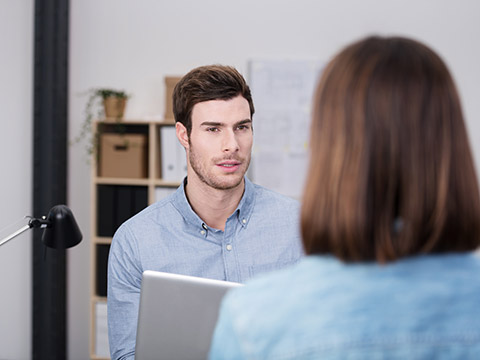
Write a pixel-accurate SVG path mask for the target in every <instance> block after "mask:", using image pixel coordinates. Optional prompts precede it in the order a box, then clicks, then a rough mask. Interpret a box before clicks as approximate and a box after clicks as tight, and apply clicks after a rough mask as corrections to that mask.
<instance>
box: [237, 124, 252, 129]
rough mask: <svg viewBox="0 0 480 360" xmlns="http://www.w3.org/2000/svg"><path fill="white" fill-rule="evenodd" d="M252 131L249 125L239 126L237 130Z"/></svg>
mask: <svg viewBox="0 0 480 360" xmlns="http://www.w3.org/2000/svg"><path fill="white" fill-rule="evenodd" d="M248 129H250V126H249V125H238V127H237V130H248Z"/></svg>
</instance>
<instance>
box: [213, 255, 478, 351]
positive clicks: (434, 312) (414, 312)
mask: <svg viewBox="0 0 480 360" xmlns="http://www.w3.org/2000/svg"><path fill="white" fill-rule="evenodd" d="M479 275H480V259H479V258H478V257H477V256H474V255H472V254H470V253H468V254H467V253H466V254H446V255H430V256H418V257H412V258H409V259H404V260H401V261H397V262H395V263H392V264H389V265H384V266H381V265H376V264H357V265H345V264H343V263H341V262H340V261H338V260H336V259H335V258H333V257H328V256H308V257H306V258H304V259H303V260H302V261H301V262H300V263H299V264H297V265H295V266H293V267H291V268H289V269H286V270H281V271H279V272H278V273H274V274H269V275H266V276H265V277H260V278H259V279H255V280H253V281H252V282H249V283H248V284H247V286H245V287H242V288H238V289H235V290H233V291H231V292H229V293H228V294H227V295H226V297H225V299H224V301H223V303H222V307H221V310H220V315H219V320H218V323H217V327H216V329H215V333H214V337H213V341H212V346H211V349H210V359H211V360H217V359H222V360H228V359H230V360H231V359H262V360H266V359H283V360H286V359H480V276H479Z"/></svg>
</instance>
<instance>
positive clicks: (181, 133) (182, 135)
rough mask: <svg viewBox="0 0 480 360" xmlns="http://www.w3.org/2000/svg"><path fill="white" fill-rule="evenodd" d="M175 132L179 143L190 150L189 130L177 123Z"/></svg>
mask: <svg viewBox="0 0 480 360" xmlns="http://www.w3.org/2000/svg"><path fill="white" fill-rule="evenodd" d="M175 132H176V134H177V138H178V141H180V144H182V146H183V147H184V148H185V149H188V145H189V144H188V134H187V128H186V127H185V126H184V125H183V124H182V123H181V122H177V123H175Z"/></svg>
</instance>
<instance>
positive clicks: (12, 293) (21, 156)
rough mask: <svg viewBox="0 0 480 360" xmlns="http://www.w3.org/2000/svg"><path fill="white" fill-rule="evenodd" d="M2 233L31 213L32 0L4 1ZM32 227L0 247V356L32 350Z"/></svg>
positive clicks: (0, 0) (0, 13)
mask: <svg viewBox="0 0 480 360" xmlns="http://www.w3.org/2000/svg"><path fill="white" fill-rule="evenodd" d="M0 44H1V46H2V48H1V53H2V55H1V66H0V79H1V81H0V109H1V125H2V139H1V141H0V159H1V160H0V169H1V171H2V176H1V177H0V238H4V237H6V236H8V235H9V234H11V233H13V232H14V231H16V230H17V229H19V228H20V227H22V226H23V225H26V224H27V222H28V220H26V219H25V218H24V217H25V215H32V214H31V211H32V204H31V194H32V191H31V189H32V180H31V177H32V170H31V163H32V145H31V143H32V114H33V111H32V93H33V87H32V85H33V77H32V76H33V72H32V67H33V0H22V1H15V0H0ZM31 237H32V233H31V231H27V232H26V233H23V234H22V235H20V236H18V237H17V238H15V239H13V240H11V241H10V242H8V243H6V244H5V245H3V246H2V247H1V248H0V294H1V295H0V359H9V360H10V359H11V360H15V359H18V360H20V359H21V360H24V359H28V358H30V352H31V345H30V343H31V341H30V337H31V308H32V307H31V297H32V290H31V279H32V276H31V270H32V266H31V262H32V256H31V251H32V247H31Z"/></svg>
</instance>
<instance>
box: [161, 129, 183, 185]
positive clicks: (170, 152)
mask: <svg viewBox="0 0 480 360" xmlns="http://www.w3.org/2000/svg"><path fill="white" fill-rule="evenodd" d="M177 146H181V145H180V144H179V143H178V139H177V136H176V134H175V127H173V126H161V127H160V149H161V169H162V179H163V180H164V181H172V182H174V181H178V166H179V165H178V158H177Z"/></svg>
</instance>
